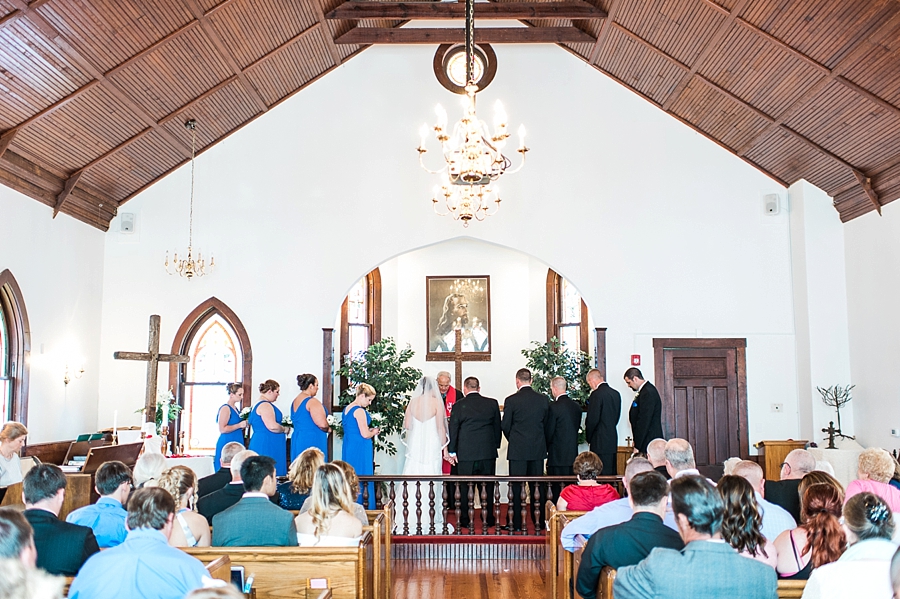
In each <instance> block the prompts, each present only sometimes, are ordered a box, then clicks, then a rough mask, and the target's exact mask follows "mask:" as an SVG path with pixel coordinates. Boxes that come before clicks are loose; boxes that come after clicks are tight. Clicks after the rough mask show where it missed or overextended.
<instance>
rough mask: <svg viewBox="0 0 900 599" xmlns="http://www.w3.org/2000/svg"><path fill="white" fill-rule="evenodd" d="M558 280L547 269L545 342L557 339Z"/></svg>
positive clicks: (552, 272)
mask: <svg viewBox="0 0 900 599" xmlns="http://www.w3.org/2000/svg"><path fill="white" fill-rule="evenodd" d="M559 280H560V276H559V273H557V272H556V271H555V270H553V269H552V268H548V269H547V342H548V343H549V342H550V340H551V339H553V338H554V337H556V338H557V339H558V338H559V331H558V328H559V327H558V326H557V325H558V323H559V317H558V315H559Z"/></svg>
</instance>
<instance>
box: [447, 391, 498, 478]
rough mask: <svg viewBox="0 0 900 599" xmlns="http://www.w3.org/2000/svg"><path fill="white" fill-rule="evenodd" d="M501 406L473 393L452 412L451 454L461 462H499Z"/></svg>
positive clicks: (459, 400)
mask: <svg viewBox="0 0 900 599" xmlns="http://www.w3.org/2000/svg"><path fill="white" fill-rule="evenodd" d="M500 437H501V433H500V405H499V404H498V403H497V400H496V399H493V398H490V397H483V396H482V395H481V394H480V393H469V394H468V395H466V396H465V397H463V398H462V399H457V400H456V403H455V404H454V405H453V410H452V411H451V412H450V446H449V451H450V453H455V454H456V458H457V459H458V460H459V461H460V462H476V461H479V460H496V459H497V448H498V447H500Z"/></svg>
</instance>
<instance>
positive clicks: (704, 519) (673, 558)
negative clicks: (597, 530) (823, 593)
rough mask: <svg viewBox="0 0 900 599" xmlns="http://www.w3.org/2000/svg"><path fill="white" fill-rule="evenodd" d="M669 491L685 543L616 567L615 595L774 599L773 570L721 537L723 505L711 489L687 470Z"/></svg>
mask: <svg viewBox="0 0 900 599" xmlns="http://www.w3.org/2000/svg"><path fill="white" fill-rule="evenodd" d="M670 489H671V494H672V509H673V510H674V512H675V521H676V523H677V524H678V532H679V534H680V535H681V538H682V540H683V541H684V543H685V547H684V549H682V550H681V551H676V550H674V549H662V548H657V549H654V550H653V551H652V552H651V553H650V555H649V556H648V557H647V559H645V560H644V561H642V562H641V563H639V564H638V565H636V566H627V567H625V568H621V569H620V570H618V572H617V573H616V581H615V583H614V586H613V594H614V595H615V597H616V599H632V598H634V599H638V598H640V599H670V598H671V599H675V598H681V597H740V598H741V599H775V598H776V597H777V596H778V592H777V587H778V579H777V575H776V574H775V570H774V569H773V568H771V567H770V566H767V565H765V564H763V563H762V562H758V561H756V560H753V559H748V558H746V557H743V556H742V555H740V554H739V553H738V552H737V551H736V550H735V549H734V548H732V547H731V546H730V545H728V544H727V543H725V542H724V541H723V540H722V534H721V529H722V517H723V514H724V511H725V505H724V503H723V501H722V497H721V495H719V492H718V491H716V489H715V487H713V486H712V485H711V484H710V483H709V481H707V480H706V479H705V478H703V477H701V476H696V475H690V474H689V475H687V476H680V477H678V478H675V479H673V480H672V482H671V485H670Z"/></svg>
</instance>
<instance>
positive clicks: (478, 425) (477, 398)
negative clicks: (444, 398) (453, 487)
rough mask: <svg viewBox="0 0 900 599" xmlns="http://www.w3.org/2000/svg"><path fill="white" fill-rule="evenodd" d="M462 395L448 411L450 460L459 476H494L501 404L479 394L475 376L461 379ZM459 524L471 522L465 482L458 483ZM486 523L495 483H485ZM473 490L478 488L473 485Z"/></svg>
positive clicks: (491, 517)
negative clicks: (463, 394) (463, 395)
mask: <svg viewBox="0 0 900 599" xmlns="http://www.w3.org/2000/svg"><path fill="white" fill-rule="evenodd" d="M463 392H464V393H465V397H463V398H462V399H460V400H458V401H457V402H456V404H454V406H453V410H452V411H451V412H450V445H449V447H448V450H449V452H450V463H451V464H456V466H457V470H458V472H459V474H460V476H494V475H495V474H496V473H497V448H499V447H500V438H501V437H500V406H499V405H498V404H497V400H496V399H492V398H490V397H483V396H482V395H481V384H480V383H479V382H478V379H476V378H475V377H474V376H470V377H468V378H467V379H466V380H465V381H463ZM459 486H460V489H459V491H460V493H459V495H460V498H459V507H460V518H459V525H460V526H461V527H464V528H470V527H471V526H474V522H470V521H469V497H468V489H467V488H466V485H465V483H460V485H459ZM484 487H485V489H484V492H485V495H486V499H487V501H485V504H484V505H482V508H483V509H486V510H487V518H486V523H487V526H494V525H495V524H496V522H495V519H494V485H493V483H485V485H484ZM475 492H476V493H477V492H478V490H477V488H476V490H475Z"/></svg>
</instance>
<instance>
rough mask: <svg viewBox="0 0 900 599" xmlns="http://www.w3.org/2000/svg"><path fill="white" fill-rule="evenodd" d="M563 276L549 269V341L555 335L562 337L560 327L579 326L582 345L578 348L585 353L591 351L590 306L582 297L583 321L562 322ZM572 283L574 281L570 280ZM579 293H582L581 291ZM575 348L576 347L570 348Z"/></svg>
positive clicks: (558, 337)
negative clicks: (588, 306)
mask: <svg viewBox="0 0 900 599" xmlns="http://www.w3.org/2000/svg"><path fill="white" fill-rule="evenodd" d="M562 282H563V277H562V275H560V274H559V273H558V272H556V271H554V270H553V269H552V268H548V269H547V341H548V342H549V341H550V340H551V339H552V338H553V337H556V338H557V339H561V337H560V329H561V328H563V327H575V326H577V327H579V331H578V338H579V344H580V346H581V347H579V348H577V349H579V350H580V351H583V352H585V353H590V348H589V346H590V341H589V337H590V335H589V331H588V308H587V304H585V303H584V297H582V298H581V322H579V323H575V322H561V320H562V309H563V297H562V294H563V285H562ZM569 284H570V285H571V284H572V282H571V281H569ZM579 295H581V293H580V292H579ZM569 349H575V348H569Z"/></svg>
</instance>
